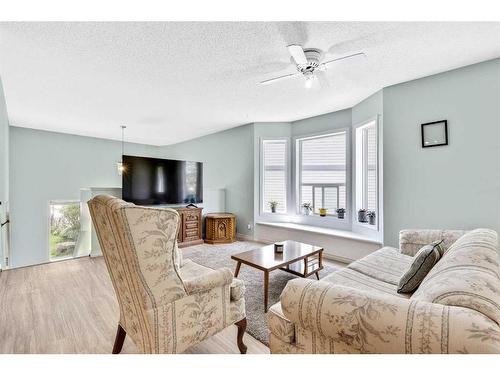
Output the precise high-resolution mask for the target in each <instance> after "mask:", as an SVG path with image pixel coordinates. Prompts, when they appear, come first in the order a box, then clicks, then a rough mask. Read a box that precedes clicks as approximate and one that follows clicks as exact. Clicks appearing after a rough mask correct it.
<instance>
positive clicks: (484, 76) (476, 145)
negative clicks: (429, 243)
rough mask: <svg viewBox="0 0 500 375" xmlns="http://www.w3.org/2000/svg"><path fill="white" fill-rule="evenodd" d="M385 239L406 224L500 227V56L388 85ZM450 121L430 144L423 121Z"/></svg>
mask: <svg viewBox="0 0 500 375" xmlns="http://www.w3.org/2000/svg"><path fill="white" fill-rule="evenodd" d="M383 95H384V98H383V101H384V103H383V106H384V193H385V198H384V224H385V236H384V237H385V238H384V239H385V243H386V244H389V245H397V242H398V232H399V230H400V229H403V228H458V229H461V228H463V229H470V228H476V227H489V228H493V229H495V230H497V231H499V232H500V59H496V60H492V61H488V62H484V63H480V64H476V65H471V66H468V67H465V68H461V69H457V70H453V71H449V72H445V73H442V74H437V75H434V76H430V77H426V78H422V79H418V80H415V81H411V82H407V83H403V84H399V85H396V86H391V87H388V88H385V89H384V91H383ZM445 119H446V120H448V132H449V145H448V146H444V147H433V148H427V149H422V148H421V137H420V124H422V123H425V122H430V121H437V120H445Z"/></svg>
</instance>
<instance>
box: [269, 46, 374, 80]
mask: <svg viewBox="0 0 500 375" xmlns="http://www.w3.org/2000/svg"><path fill="white" fill-rule="evenodd" d="M287 48H288V51H289V52H290V55H291V56H292V57H291V62H292V63H293V64H295V65H296V67H297V71H298V72H297V73H290V74H285V75H282V76H279V77H274V78H270V79H266V80H264V81H261V82H260V84H261V85H268V84H270V83H274V82H278V81H281V80H284V79H287V78H292V77H299V76H301V75H302V76H303V77H304V78H305V83H304V85H305V87H306V88H310V87H312V85H313V83H314V81H315V80H316V79H318V77H319V79H320V80H321V81H322V82H320V84H321V86H325V85H328V82H327V81H326V77H324V76H322V75H321V74H318V72H324V71H326V69H327V65H329V64H332V63H334V62H337V61H340V60H346V59H353V58H361V57H366V55H365V54H364V53H363V52H358V53H353V54H351V55H346V56H342V57H338V58H335V59H333V60H328V61H325V62H321V58H322V57H323V52H322V51H321V50H320V49H318V48H302V46H300V45H298V44H291V45H289V46H287Z"/></svg>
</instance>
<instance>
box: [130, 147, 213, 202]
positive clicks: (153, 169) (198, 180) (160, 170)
mask: <svg viewBox="0 0 500 375" xmlns="http://www.w3.org/2000/svg"><path fill="white" fill-rule="evenodd" d="M122 162H123V167H124V171H123V173H122V198H123V200H125V201H127V202H132V203H135V204H138V205H155V204H184V203H186V204H187V203H201V202H203V163H199V162H194V161H181V160H168V159H155V158H144V157H139V156H128V155H124V156H123V158H122Z"/></svg>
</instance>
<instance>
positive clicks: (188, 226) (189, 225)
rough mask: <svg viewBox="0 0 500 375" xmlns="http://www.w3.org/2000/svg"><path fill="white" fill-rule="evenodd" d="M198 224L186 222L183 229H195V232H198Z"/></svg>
mask: <svg viewBox="0 0 500 375" xmlns="http://www.w3.org/2000/svg"><path fill="white" fill-rule="evenodd" d="M198 225H199V224H198V222H197V221H186V224H185V225H184V227H185V228H186V229H193V228H195V229H196V230H198Z"/></svg>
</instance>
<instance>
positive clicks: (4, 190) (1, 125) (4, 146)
mask: <svg viewBox="0 0 500 375" xmlns="http://www.w3.org/2000/svg"><path fill="white" fill-rule="evenodd" d="M8 196H9V119H8V117H7V106H6V104H5V96H4V93H3V86H2V80H1V79H0V202H2V204H1V205H0V222H2V223H3V222H4V221H5V220H6V211H7V208H6V206H7V201H8ZM5 229H6V228H4V231H0V269H1V268H3V263H4V251H3V243H4V238H3V237H4V236H5V234H6V231H5Z"/></svg>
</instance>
